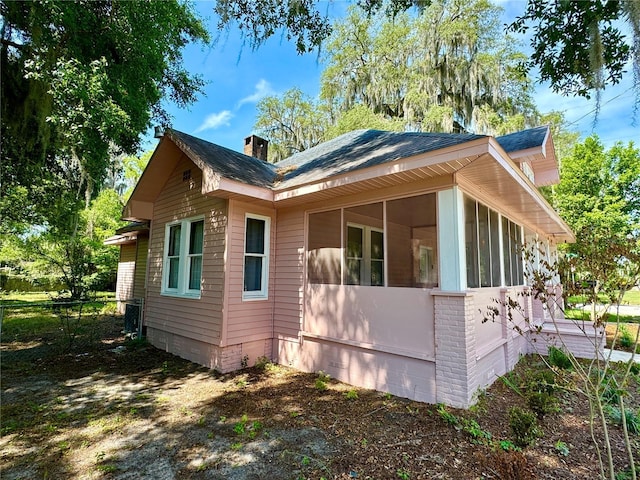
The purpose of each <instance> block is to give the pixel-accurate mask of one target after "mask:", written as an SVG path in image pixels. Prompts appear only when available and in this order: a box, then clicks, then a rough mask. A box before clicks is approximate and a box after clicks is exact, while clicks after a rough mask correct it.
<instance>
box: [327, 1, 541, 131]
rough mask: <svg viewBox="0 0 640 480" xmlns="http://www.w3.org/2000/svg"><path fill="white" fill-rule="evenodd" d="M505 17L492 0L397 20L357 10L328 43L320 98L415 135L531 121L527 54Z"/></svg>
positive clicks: (444, 5)
mask: <svg viewBox="0 0 640 480" xmlns="http://www.w3.org/2000/svg"><path fill="white" fill-rule="evenodd" d="M499 13H500V8H499V7H496V6H494V5H492V4H491V3H490V2H489V1H488V0H471V1H462V0H442V1H439V2H433V3H432V4H431V5H429V6H428V7H425V8H424V9H423V10H422V13H421V14H420V15H417V16H416V15H407V14H398V15H396V17H395V18H394V19H389V18H387V17H386V16H384V15H376V16H371V15H366V13H364V12H363V11H362V10H360V9H357V8H351V10H350V13H349V15H348V16H347V17H346V18H345V19H344V20H342V21H338V22H336V24H335V28H334V32H333V34H332V36H331V37H330V39H329V40H328V42H327V44H326V46H325V50H326V53H325V55H324V60H325V63H326V68H325V70H324V72H323V74H322V97H323V99H325V100H326V101H327V103H328V104H329V106H330V108H331V112H332V113H333V114H334V115H335V113H336V112H344V111H347V110H349V109H350V108H352V107H353V106H354V105H358V104H362V105H366V106H368V107H369V108H371V110H373V112H375V113H380V114H382V115H384V116H386V117H388V118H392V119H401V120H403V121H404V122H405V124H406V126H407V128H409V129H412V130H423V131H444V132H451V131H474V132H477V133H495V130H496V128H497V127H498V125H499V124H501V123H503V122H505V121H507V120H508V119H509V118H510V117H512V116H514V115H520V116H523V117H524V118H525V120H524V122H523V123H530V119H531V118H533V117H534V115H535V113H536V112H535V108H534V106H533V101H532V99H531V92H532V85H531V82H530V80H529V79H528V77H527V76H526V75H523V73H522V71H521V70H520V68H519V66H520V65H521V63H522V62H523V61H524V60H525V58H526V57H525V56H524V54H523V53H521V52H520V51H518V50H517V48H516V46H517V42H515V41H514V40H513V39H512V38H509V37H508V36H506V35H504V33H503V32H502V31H501V28H500V25H499V20H498V16H499ZM527 120H529V121H527Z"/></svg>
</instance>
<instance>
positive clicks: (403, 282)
mask: <svg viewBox="0 0 640 480" xmlns="http://www.w3.org/2000/svg"><path fill="white" fill-rule="evenodd" d="M385 220H386V221H385ZM437 256H438V249H437V222H436V195H435V194H434V193H430V194H425V195H417V196H414V197H407V198H400V199H398V200H388V201H385V202H376V203H370V204H366V205H359V206H354V207H349V208H343V209H335V210H329V211H325V212H317V213H311V214H309V217H308V236H307V275H308V281H309V283H312V284H334V285H340V284H343V285H364V286H385V285H386V286H388V287H418V288H425V287H434V286H437V285H438V261H437Z"/></svg>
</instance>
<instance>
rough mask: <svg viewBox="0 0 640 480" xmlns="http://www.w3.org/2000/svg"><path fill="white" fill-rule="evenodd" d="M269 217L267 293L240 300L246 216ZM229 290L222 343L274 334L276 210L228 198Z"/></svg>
mask: <svg viewBox="0 0 640 480" xmlns="http://www.w3.org/2000/svg"><path fill="white" fill-rule="evenodd" d="M247 213H249V214H256V215H262V216H266V217H270V218H271V232H270V241H269V290H268V292H269V295H268V298H267V299H266V300H243V299H242V291H243V288H244V285H243V275H244V237H245V215H246V214H247ZM229 218H230V222H229V233H228V235H229V251H228V258H227V262H228V276H227V281H228V283H229V284H228V291H227V297H226V299H225V305H226V315H225V321H226V325H225V328H226V332H225V333H226V335H225V341H224V344H225V345H233V344H238V343H244V342H251V341H255V340H261V339H271V338H272V337H273V305H274V301H273V298H274V286H275V274H274V270H275V269H274V266H276V261H275V251H276V233H275V232H276V227H277V225H276V215H275V211H274V210H272V209H270V208H265V207H262V206H259V205H254V204H249V203H244V202H239V201H236V200H230V201H229Z"/></svg>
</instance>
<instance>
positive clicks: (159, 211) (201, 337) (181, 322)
mask: <svg viewBox="0 0 640 480" xmlns="http://www.w3.org/2000/svg"><path fill="white" fill-rule="evenodd" d="M186 170H191V178H190V179H188V180H183V172H185V171H186ZM201 182H202V173H201V171H200V170H199V169H198V168H197V167H196V166H195V165H194V164H193V163H192V162H191V161H190V160H189V159H187V158H186V157H184V156H183V157H182V158H181V160H180V161H179V162H178V164H177V166H176V168H175V169H174V170H173V172H172V174H171V175H170V177H169V180H167V183H166V185H165V186H164V188H163V190H162V192H161V193H160V195H159V197H158V198H157V200H156V202H155V205H154V212H153V220H152V223H151V232H150V238H149V251H150V254H149V268H148V270H149V276H148V279H147V301H146V307H145V310H146V313H145V324H146V325H147V326H148V327H150V328H153V329H155V330H156V331H161V332H164V333H167V334H175V335H180V336H182V337H187V338H190V339H196V340H198V341H201V342H204V343H214V344H217V343H218V342H219V341H220V334H221V330H222V305H223V290H224V254H225V228H226V223H227V204H226V201H225V200H223V199H218V198H213V197H206V196H203V195H202V193H201ZM198 215H204V219H205V228H204V245H203V265H202V290H201V298H200V299H191V298H178V297H170V296H165V295H162V294H161V293H160V292H161V286H162V262H163V255H164V238H165V226H166V224H167V223H169V222H171V221H174V220H180V219H184V218H191V217H194V216H198ZM176 342H178V340H177V339H174V340H167V343H168V344H174V343H176ZM173 353H176V354H177V355H181V356H185V355H184V354H183V353H181V352H180V351H173ZM187 358H189V357H187Z"/></svg>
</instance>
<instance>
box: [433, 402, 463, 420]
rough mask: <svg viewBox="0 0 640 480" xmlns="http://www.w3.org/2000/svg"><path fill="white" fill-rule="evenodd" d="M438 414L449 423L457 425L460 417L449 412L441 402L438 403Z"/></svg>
mask: <svg viewBox="0 0 640 480" xmlns="http://www.w3.org/2000/svg"><path fill="white" fill-rule="evenodd" d="M438 414H439V415H440V418H442V419H443V420H444V421H445V422H446V423H448V424H449V425H458V423H460V419H459V418H458V417H457V416H456V415H454V414H453V413H450V412H449V411H448V410H447V407H446V406H445V405H444V404H443V403H439V404H438Z"/></svg>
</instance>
